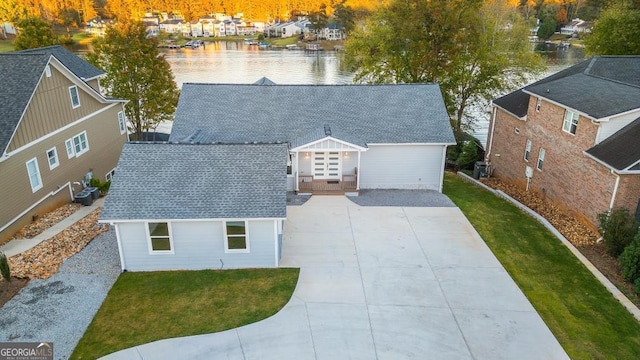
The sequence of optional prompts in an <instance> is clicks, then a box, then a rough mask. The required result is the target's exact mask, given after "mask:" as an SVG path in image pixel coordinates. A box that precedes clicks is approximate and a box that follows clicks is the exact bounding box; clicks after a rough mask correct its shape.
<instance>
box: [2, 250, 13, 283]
mask: <svg viewBox="0 0 640 360" xmlns="http://www.w3.org/2000/svg"><path fill="white" fill-rule="evenodd" d="M0 274H2V277H3V278H4V279H5V280H6V281H11V269H9V261H7V255H5V254H4V253H3V252H2V251H0Z"/></svg>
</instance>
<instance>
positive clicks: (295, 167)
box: [291, 151, 300, 192]
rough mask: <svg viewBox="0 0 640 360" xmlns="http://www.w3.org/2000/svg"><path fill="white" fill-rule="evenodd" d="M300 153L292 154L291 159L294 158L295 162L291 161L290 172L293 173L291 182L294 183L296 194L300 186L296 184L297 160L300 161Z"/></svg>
mask: <svg viewBox="0 0 640 360" xmlns="http://www.w3.org/2000/svg"><path fill="white" fill-rule="evenodd" d="M299 155H300V153H299V152H297V151H296V152H294V153H293V157H295V160H293V161H291V171H293V173H294V177H293V181H295V182H296V183H295V188H296V192H298V191H300V185H299V183H298V161H299V160H298V159H300V156H299Z"/></svg>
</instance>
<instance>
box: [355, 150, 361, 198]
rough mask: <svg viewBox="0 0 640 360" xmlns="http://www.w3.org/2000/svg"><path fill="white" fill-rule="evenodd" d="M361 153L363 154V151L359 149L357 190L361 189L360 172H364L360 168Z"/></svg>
mask: <svg viewBox="0 0 640 360" xmlns="http://www.w3.org/2000/svg"><path fill="white" fill-rule="evenodd" d="M360 154H362V151H360V150H358V167H357V169H358V173H357V174H356V191H359V190H360V174H361V173H362V171H361V170H360Z"/></svg>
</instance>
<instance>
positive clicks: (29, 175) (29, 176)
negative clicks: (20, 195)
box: [25, 158, 43, 193]
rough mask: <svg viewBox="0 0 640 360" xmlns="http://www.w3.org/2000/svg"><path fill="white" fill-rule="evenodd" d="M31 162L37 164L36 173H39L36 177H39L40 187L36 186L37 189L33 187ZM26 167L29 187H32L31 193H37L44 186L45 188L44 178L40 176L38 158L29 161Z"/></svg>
mask: <svg viewBox="0 0 640 360" xmlns="http://www.w3.org/2000/svg"><path fill="white" fill-rule="evenodd" d="M31 162H33V163H35V164H36V171H37V173H36V175H38V185H37V186H35V187H34V186H33V183H32V182H31V173H30V171H29V163H31ZM25 166H26V167H27V176H28V178H29V185H31V192H34V193H35V192H36V191H38V190H40V189H42V186H43V185H42V177H41V176H40V167H39V166H38V159H37V158H33V159H31V160H29V161H27V162H26V163H25Z"/></svg>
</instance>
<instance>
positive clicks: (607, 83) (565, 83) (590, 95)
mask: <svg viewBox="0 0 640 360" xmlns="http://www.w3.org/2000/svg"><path fill="white" fill-rule="evenodd" d="M583 69H584V70H583ZM571 70H573V71H567V72H564V73H562V74H557V75H556V76H553V77H550V78H547V79H544V80H543V81H539V82H537V83H534V84H531V85H529V86H527V87H525V89H526V90H527V91H529V92H531V93H533V94H536V95H540V96H541V97H544V98H547V99H550V100H552V101H555V102H557V103H560V104H563V105H565V106H567V107H570V108H572V109H575V110H578V111H580V112H582V113H585V114H587V115H588V116H590V117H592V118H595V119H600V118H603V117H607V116H611V115H615V114H619V113H622V112H625V111H629V110H633V109H638V108H640V56H602V57H594V58H592V59H590V60H586V61H584V62H582V63H580V64H578V65H575V69H571ZM576 70H577V71H576Z"/></svg>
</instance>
